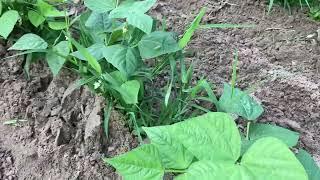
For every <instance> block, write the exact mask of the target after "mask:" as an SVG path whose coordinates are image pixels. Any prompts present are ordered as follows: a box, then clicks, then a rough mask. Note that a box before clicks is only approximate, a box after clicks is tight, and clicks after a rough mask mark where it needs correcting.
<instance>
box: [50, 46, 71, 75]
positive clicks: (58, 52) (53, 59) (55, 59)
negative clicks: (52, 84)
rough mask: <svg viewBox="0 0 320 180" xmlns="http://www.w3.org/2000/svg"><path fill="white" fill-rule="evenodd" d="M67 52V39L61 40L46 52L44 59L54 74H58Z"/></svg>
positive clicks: (68, 50)
mask: <svg viewBox="0 0 320 180" xmlns="http://www.w3.org/2000/svg"><path fill="white" fill-rule="evenodd" d="M69 52H70V49H69V43H68V41H61V42H59V43H58V44H57V45H56V46H54V47H53V49H52V50H51V51H49V52H48V53H47V54H46V60H47V62H48V65H49V68H50V70H51V72H52V73H53V75H54V76H56V75H58V73H59V72H60V70H61V68H62V67H63V65H64V63H65V62H66V56H68V55H69ZM62 56H64V57H62Z"/></svg>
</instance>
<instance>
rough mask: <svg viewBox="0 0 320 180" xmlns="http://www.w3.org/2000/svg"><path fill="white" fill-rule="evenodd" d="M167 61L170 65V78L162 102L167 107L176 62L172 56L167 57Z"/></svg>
mask: <svg viewBox="0 0 320 180" xmlns="http://www.w3.org/2000/svg"><path fill="white" fill-rule="evenodd" d="M169 61H170V67H171V80H170V84H169V87H168V90H167V93H166V96H165V98H164V99H165V100H164V104H165V106H166V107H167V106H168V103H169V98H170V95H171V90H172V86H173V82H174V78H175V77H174V72H175V71H176V62H175V61H174V58H173V57H172V56H170V57H169Z"/></svg>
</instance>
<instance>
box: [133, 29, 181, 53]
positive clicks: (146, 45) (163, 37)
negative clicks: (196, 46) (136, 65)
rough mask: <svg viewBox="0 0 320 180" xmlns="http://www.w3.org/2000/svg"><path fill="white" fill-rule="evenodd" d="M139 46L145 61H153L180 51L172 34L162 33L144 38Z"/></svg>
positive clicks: (154, 33)
mask: <svg viewBox="0 0 320 180" xmlns="http://www.w3.org/2000/svg"><path fill="white" fill-rule="evenodd" d="M138 46H139V50H140V53H141V57H142V58H143V59H151V58H155V57H158V56H160V55H163V54H169V53H173V52H177V51H179V50H180V48H179V46H178V44H177V41H176V40H175V39H174V38H173V35H172V33H169V32H162V31H155V32H153V33H151V34H149V35H146V36H144V37H143V38H142V39H141V41H140V42H139V45H138Z"/></svg>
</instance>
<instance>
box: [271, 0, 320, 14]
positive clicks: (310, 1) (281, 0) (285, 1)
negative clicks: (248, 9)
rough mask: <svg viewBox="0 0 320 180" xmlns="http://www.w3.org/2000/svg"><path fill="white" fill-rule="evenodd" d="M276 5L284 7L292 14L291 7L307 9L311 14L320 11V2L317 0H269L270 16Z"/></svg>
mask: <svg viewBox="0 0 320 180" xmlns="http://www.w3.org/2000/svg"><path fill="white" fill-rule="evenodd" d="M275 4H280V5H282V6H283V7H284V8H285V9H288V11H289V13H291V7H294V6H300V7H301V8H303V7H307V8H308V9H309V11H310V12H312V11H314V10H315V9H319V4H320V3H319V1H317V0H269V5H268V13H269V14H270V13H271V11H272V8H273V6H274V5H275Z"/></svg>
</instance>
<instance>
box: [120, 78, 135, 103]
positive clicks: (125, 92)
mask: <svg viewBox="0 0 320 180" xmlns="http://www.w3.org/2000/svg"><path fill="white" fill-rule="evenodd" d="M116 90H117V91H118V92H119V93H120V94H121V96H122V98H123V100H124V101H125V103H126V104H137V103H138V95H139V90H140V83H139V81H137V80H131V81H127V82H125V83H123V84H122V85H121V86H120V88H116Z"/></svg>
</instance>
